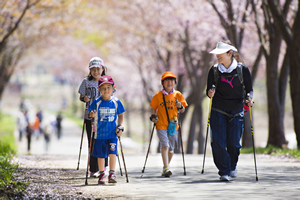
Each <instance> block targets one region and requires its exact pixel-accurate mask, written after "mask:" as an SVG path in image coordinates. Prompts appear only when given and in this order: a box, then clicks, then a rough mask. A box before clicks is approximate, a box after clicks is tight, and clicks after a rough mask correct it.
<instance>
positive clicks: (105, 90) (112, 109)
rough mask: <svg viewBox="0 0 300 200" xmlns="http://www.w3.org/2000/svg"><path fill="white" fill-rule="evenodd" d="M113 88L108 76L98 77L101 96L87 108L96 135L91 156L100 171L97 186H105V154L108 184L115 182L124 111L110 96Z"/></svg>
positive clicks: (118, 102)
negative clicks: (107, 166) (92, 119)
mask: <svg viewBox="0 0 300 200" xmlns="http://www.w3.org/2000/svg"><path fill="white" fill-rule="evenodd" d="M114 88H115V86H114V81H113V79H112V78H111V77H110V76H108V75H104V76H102V77H100V78H99V81H98V90H99V91H100V93H101V94H102V96H101V97H99V98H97V99H95V100H94V101H93V103H92V104H91V105H90V106H89V108H88V111H89V112H90V113H89V117H92V118H94V123H95V125H94V127H95V133H96V134H95V145H94V150H93V154H92V156H94V157H97V158H98V166H99V171H100V176H99V180H98V184H105V173H104V159H105V158H106V157H107V154H109V168H110V171H109V176H108V182H109V183H116V182H117V180H116V176H115V166H116V154H117V143H118V139H117V136H118V137H119V136H121V135H122V133H123V130H124V128H123V127H122V123H123V118H124V117H123V113H124V112H125V109H124V106H123V105H122V103H121V101H120V100H119V99H118V98H116V97H114V96H111V94H112V92H113V90H114ZM107 147H108V148H107ZM107 151H108V152H107Z"/></svg>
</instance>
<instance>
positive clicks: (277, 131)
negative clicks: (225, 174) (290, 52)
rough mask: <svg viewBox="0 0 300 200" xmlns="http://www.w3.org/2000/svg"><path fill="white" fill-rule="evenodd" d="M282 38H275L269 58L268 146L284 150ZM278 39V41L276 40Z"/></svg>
mask: <svg viewBox="0 0 300 200" xmlns="http://www.w3.org/2000/svg"><path fill="white" fill-rule="evenodd" d="M279 38H281V37H280V36H278V34H277V36H276V37H274V38H273V39H274V40H273V42H272V43H271V44H270V55H269V56H267V71H266V72H267V101H268V114H269V137H268V144H267V145H274V146H276V147H280V148H282V145H283V144H286V140H285V135H284V125H283V117H284V112H283V111H282V110H283V109H282V108H281V106H284V105H282V104H281V102H280V98H279V96H280V95H279V81H278V56H279V50H280V43H281V42H280V41H281V39H279ZM275 39H276V40H275Z"/></svg>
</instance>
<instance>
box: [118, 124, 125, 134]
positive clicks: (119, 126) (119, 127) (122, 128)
mask: <svg viewBox="0 0 300 200" xmlns="http://www.w3.org/2000/svg"><path fill="white" fill-rule="evenodd" d="M120 130H121V131H122V132H124V127H123V126H121V125H118V126H117V129H116V132H117V133H119V131H120Z"/></svg>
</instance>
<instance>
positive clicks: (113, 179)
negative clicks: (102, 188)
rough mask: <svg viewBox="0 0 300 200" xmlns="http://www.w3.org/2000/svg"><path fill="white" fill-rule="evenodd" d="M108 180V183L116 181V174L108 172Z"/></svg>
mask: <svg viewBox="0 0 300 200" xmlns="http://www.w3.org/2000/svg"><path fill="white" fill-rule="evenodd" d="M108 182H109V183H116V182H117V179H116V176H115V174H114V173H110V174H109V176H108Z"/></svg>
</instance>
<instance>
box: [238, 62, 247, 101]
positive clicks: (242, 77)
mask: <svg viewBox="0 0 300 200" xmlns="http://www.w3.org/2000/svg"><path fill="white" fill-rule="evenodd" d="M236 71H237V75H238V77H239V79H240V82H241V84H242V86H243V97H244V100H245V99H246V89H245V84H244V76H243V63H241V62H238V66H237V68H236Z"/></svg>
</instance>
